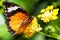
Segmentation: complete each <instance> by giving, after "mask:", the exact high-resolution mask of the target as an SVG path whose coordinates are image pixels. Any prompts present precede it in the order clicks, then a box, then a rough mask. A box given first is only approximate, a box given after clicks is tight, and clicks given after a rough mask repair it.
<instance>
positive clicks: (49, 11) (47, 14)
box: [38, 5, 59, 22]
mask: <svg viewBox="0 0 60 40" xmlns="http://www.w3.org/2000/svg"><path fill="white" fill-rule="evenodd" d="M58 11H59V9H58V8H57V9H53V5H51V6H48V7H47V8H45V9H42V10H41V13H43V14H39V15H38V18H41V20H43V22H50V20H55V19H57V18H58V17H57V14H58Z"/></svg>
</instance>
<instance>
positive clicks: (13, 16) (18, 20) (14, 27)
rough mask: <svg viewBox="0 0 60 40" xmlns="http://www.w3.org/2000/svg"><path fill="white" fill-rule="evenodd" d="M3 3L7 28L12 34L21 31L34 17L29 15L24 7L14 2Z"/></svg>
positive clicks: (17, 33)
mask: <svg viewBox="0 0 60 40" xmlns="http://www.w3.org/2000/svg"><path fill="white" fill-rule="evenodd" d="M3 4H4V5H5V16H6V24H7V26H8V30H9V31H10V32H11V33H13V35H19V34H21V33H23V32H24V30H25V29H26V27H27V25H28V24H29V23H30V22H31V21H32V20H33V18H34V17H33V16H29V15H28V14H27V12H26V11H25V10H24V9H22V8H21V7H19V6H18V5H16V4H14V3H11V2H4V3H3Z"/></svg>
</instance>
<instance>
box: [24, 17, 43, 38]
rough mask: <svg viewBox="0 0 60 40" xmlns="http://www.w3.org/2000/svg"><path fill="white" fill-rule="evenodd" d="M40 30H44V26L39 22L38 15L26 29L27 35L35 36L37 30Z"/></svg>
mask: <svg viewBox="0 0 60 40" xmlns="http://www.w3.org/2000/svg"><path fill="white" fill-rule="evenodd" d="M40 30H42V28H41V27H40V25H39V24H38V22H37V19H36V17H34V19H33V20H32V22H31V23H30V24H29V25H28V26H27V28H26V29H25V31H24V33H25V37H26V38H29V37H31V36H33V35H34V33H35V32H37V31H40Z"/></svg>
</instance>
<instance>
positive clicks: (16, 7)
mask: <svg viewBox="0 0 60 40" xmlns="http://www.w3.org/2000/svg"><path fill="white" fill-rule="evenodd" d="M18 8H19V7H18V6H14V7H9V8H8V12H11V11H13V10H16V9H18Z"/></svg>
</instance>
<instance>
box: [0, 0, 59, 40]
mask: <svg viewBox="0 0 60 40" xmlns="http://www.w3.org/2000/svg"><path fill="white" fill-rule="evenodd" d="M4 1H5V0H0V40H60V14H58V19H57V20H55V21H51V22H49V23H48V24H46V23H43V22H42V21H39V19H38V23H40V24H41V26H42V28H43V30H42V31H41V32H40V33H36V34H35V35H34V36H32V37H31V38H28V39H27V38H24V37H22V36H19V37H17V38H14V37H13V36H12V34H11V33H9V32H8V29H7V26H6V24H5V21H6V19H5V16H4V5H3V2H4ZM8 1H9V2H13V3H15V4H17V5H19V6H21V7H22V8H23V9H25V10H26V11H27V12H28V13H29V15H34V16H36V15H37V14H38V13H39V12H40V10H41V9H42V8H45V7H47V6H48V5H54V8H59V9H60V0H8ZM32 13H33V14H32ZM59 13H60V11H59ZM46 29H47V30H46ZM52 30H55V32H52Z"/></svg>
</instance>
